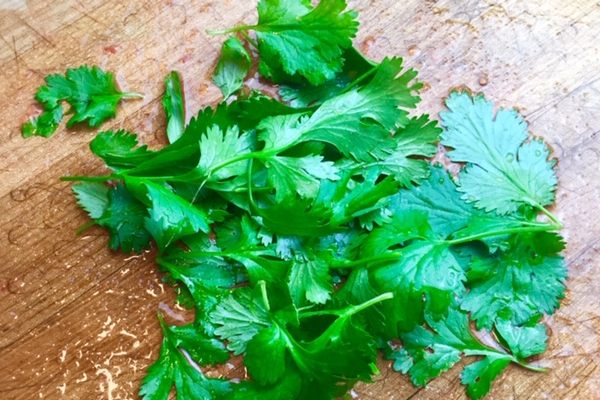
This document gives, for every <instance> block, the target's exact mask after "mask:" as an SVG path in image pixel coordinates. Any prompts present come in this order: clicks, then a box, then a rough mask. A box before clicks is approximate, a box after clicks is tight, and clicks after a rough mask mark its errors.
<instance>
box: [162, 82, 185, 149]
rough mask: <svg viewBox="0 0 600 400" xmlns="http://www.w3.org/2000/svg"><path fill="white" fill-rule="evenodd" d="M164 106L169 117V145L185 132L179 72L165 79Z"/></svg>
mask: <svg viewBox="0 0 600 400" xmlns="http://www.w3.org/2000/svg"><path fill="white" fill-rule="evenodd" d="M162 105H163V108H164V110H165V115H166V116H167V138H168V139H169V143H173V142H175V141H177V139H179V138H180V137H181V135H183V132H184V130H185V105H184V101H183V87H182V84H181V78H180V76H179V73H178V72H177V71H171V72H170V73H169V74H168V75H167V77H166V78H165V93H164V94H163V99H162Z"/></svg>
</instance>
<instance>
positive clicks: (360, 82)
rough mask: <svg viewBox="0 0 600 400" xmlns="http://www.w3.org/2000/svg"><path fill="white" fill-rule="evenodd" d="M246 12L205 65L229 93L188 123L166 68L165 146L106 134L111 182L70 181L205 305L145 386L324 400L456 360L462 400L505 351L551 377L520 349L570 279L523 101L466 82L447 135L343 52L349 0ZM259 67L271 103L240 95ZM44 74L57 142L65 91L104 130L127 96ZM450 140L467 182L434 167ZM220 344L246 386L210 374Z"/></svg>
mask: <svg viewBox="0 0 600 400" xmlns="http://www.w3.org/2000/svg"><path fill="white" fill-rule="evenodd" d="M258 16H259V18H258V23H257V24H256V25H252V26H239V27H235V28H233V29H229V30H227V31H224V32H219V33H221V34H230V35H231V36H230V37H229V38H228V39H227V40H226V41H225V42H224V44H223V48H222V52H221V58H220V60H219V61H218V63H217V65H216V69H215V73H214V82H215V84H217V85H218V86H219V87H220V88H221V90H222V92H223V96H224V99H223V102H221V103H219V104H218V105H217V106H216V107H214V108H210V107H208V108H205V109H203V110H200V111H199V113H198V114H197V115H196V116H195V117H193V118H192V119H191V121H190V122H189V123H188V124H187V125H185V115H184V114H185V112H184V106H183V99H182V90H181V86H182V85H181V82H180V78H179V75H178V74H177V73H175V72H174V73H171V74H169V76H168V77H167V78H166V81H165V87H166V90H165V95H164V98H163V106H164V108H165V112H166V115H167V122H168V124H167V137H168V140H169V142H170V144H168V145H166V146H165V147H163V148H161V149H160V150H150V149H148V148H147V147H146V146H144V145H139V144H138V140H137V137H136V135H135V134H134V133H130V132H127V131H123V130H119V131H107V132H101V133H99V134H98V135H97V136H96V138H95V139H93V141H92V142H91V144H90V147H91V150H92V152H93V153H94V154H95V155H96V156H98V157H100V158H101V159H102V160H103V161H104V162H105V163H106V165H107V167H108V168H109V169H110V170H111V173H110V174H108V175H105V176H92V177H84V176H80V177H68V178H66V179H67V180H74V181H80V183H78V184H76V185H75V186H74V187H73V190H74V192H75V195H76V196H77V199H78V201H79V204H80V205H81V207H83V209H85V210H86V211H87V212H88V214H89V215H90V217H91V218H92V219H93V223H94V224H97V225H99V226H101V227H104V228H106V230H107V231H108V232H109V234H110V247H111V249H114V250H121V251H123V252H126V253H128V252H140V251H142V250H144V249H148V248H150V247H151V246H153V244H152V243H154V245H155V247H156V248H157V249H158V253H157V259H156V263H157V264H158V266H159V268H160V269H161V271H163V272H164V277H165V280H167V281H168V282H170V283H172V284H173V285H174V286H175V288H176V290H177V291H178V294H179V301H180V303H181V304H184V305H187V306H189V307H193V308H194V309H195V312H196V314H195V315H196V318H195V322H194V323H192V324H189V325H185V326H169V325H167V324H166V323H165V322H164V321H163V320H162V318H159V319H160V324H161V327H162V330H163V335H164V339H163V343H162V347H161V350H160V355H159V357H158V359H157V360H156V361H155V362H154V364H152V366H151V367H150V368H149V369H148V372H147V376H146V377H145V379H144V380H143V383H142V387H141V390H140V395H141V397H142V398H143V399H145V400H156V399H167V397H168V395H169V392H170V391H171V390H172V389H173V387H174V388H175V390H176V392H177V398H178V399H263V400H264V399H267V400H268V399H274V400H282V399H310V400H316V399H324V400H328V399H332V398H337V397H343V396H344V395H345V394H346V393H348V391H349V390H350V389H351V388H352V386H353V385H354V384H355V383H356V382H358V381H366V382H369V381H370V380H371V379H372V377H373V376H374V375H376V374H378V369H377V366H376V363H377V359H378V353H381V354H383V355H384V357H385V358H387V359H389V360H392V361H393V368H394V369H395V370H397V371H399V372H401V373H407V374H409V375H410V378H411V381H412V382H413V384H415V385H417V386H423V385H426V384H427V383H428V382H429V381H430V380H432V379H434V378H435V377H437V376H439V375H440V374H441V373H443V372H444V371H446V370H448V369H450V368H451V367H452V366H453V365H455V364H456V363H458V362H459V361H460V360H461V359H462V358H466V359H467V363H468V364H467V366H466V367H464V369H463V371H462V374H461V381H462V383H463V384H464V385H465V386H466V390H467V393H468V395H469V396H470V397H471V398H473V399H478V398H481V397H483V396H484V395H485V394H486V393H488V391H489V390H490V386H491V384H492V381H493V380H494V379H495V378H496V377H497V376H499V375H500V374H501V373H502V371H503V370H504V369H506V368H507V366H508V365H509V364H511V363H514V364H518V365H520V366H522V367H524V368H528V369H531V370H536V371H537V370H543V369H542V368H539V367H536V366H533V365H531V364H529V361H530V357H532V356H536V355H538V354H540V353H542V352H543V351H544V350H545V348H546V341H547V333H546V328H545V326H544V324H543V318H544V316H545V315H550V314H552V313H553V312H554V311H555V310H556V308H557V307H558V305H559V300H560V299H561V298H562V297H563V294H564V289H565V287H564V282H565V279H566V268H565V265H564V262H563V259H562V257H561V255H560V252H561V250H562V249H563V247H564V243H563V240H562V238H561V237H560V236H559V234H558V231H559V230H560V229H561V224H560V222H558V220H557V219H556V217H555V216H554V215H553V214H552V213H551V212H550V211H548V209H547V207H548V206H549V205H551V204H552V202H553V201H554V191H555V189H556V185H557V179H556V175H555V172H554V164H555V161H554V160H552V159H550V158H549V149H548V147H547V146H546V144H545V143H544V142H543V141H542V140H541V139H536V138H533V137H531V136H529V134H528V130H527V124H526V123H525V121H524V120H523V118H522V117H521V116H520V115H519V114H518V113H517V112H516V111H514V110H506V109H500V110H498V111H497V112H494V109H493V105H492V104H491V103H490V102H489V101H487V100H486V99H485V98H483V97H482V96H480V95H475V96H473V95H471V94H470V93H467V92H454V93H451V94H450V96H449V97H448V98H447V99H446V106H447V110H446V111H444V112H443V113H441V114H440V119H441V125H442V129H441V128H438V125H437V123H436V122H435V121H434V120H432V119H430V117H429V116H428V115H413V113H411V112H410V110H411V109H414V108H415V106H416V104H417V103H418V102H419V97H418V91H419V89H420V88H421V84H420V83H419V82H418V81H417V80H416V72H415V71H414V70H412V69H406V68H404V67H403V63H402V59H400V58H386V59H384V60H383V61H381V62H380V63H375V62H372V61H370V60H367V59H365V58H364V57H363V56H362V55H361V54H360V53H359V52H358V51H357V50H356V49H354V48H353V47H352V39H353V37H354V36H355V34H356V32H357V29H358V22H357V15H356V13H355V12H353V11H347V10H346V4H345V2H344V0H321V2H320V3H319V4H318V5H316V6H314V7H313V6H312V5H311V2H310V1H308V0H261V1H260V4H259V6H258ZM256 66H257V68H258V71H259V73H260V75H261V76H262V77H263V78H264V79H266V80H268V81H269V82H271V83H272V84H276V85H278V90H279V92H278V93H279V96H280V98H273V97H269V96H266V95H265V94H262V93H260V92H257V91H250V90H248V89H247V88H245V87H244V80H245V78H246V76H247V75H248V74H249V72H250V71H251V70H252V69H253V68H254V67H256ZM46 80H47V85H46V86H43V87H41V88H40V89H39V91H38V93H37V99H38V100H39V101H40V102H41V103H42V104H43V106H44V109H45V111H44V113H43V114H42V115H41V116H39V117H37V118H36V119H33V120H31V121H30V122H28V123H27V124H25V125H24V126H23V133H24V135H25V136H29V135H41V136H49V135H50V134H51V133H52V132H53V131H54V130H55V129H56V127H57V125H58V123H59V122H60V120H61V118H62V106H61V102H62V101H66V102H68V103H69V104H70V105H71V106H72V112H73V116H72V118H71V119H70V120H69V125H70V124H73V123H77V122H87V123H88V124H89V126H97V125H99V124H100V123H101V122H103V121H104V120H106V119H107V118H109V117H111V116H113V115H114V113H115V109H116V107H117V104H118V102H119V101H120V100H121V99H123V98H127V97H132V96H135V95H134V94H133V95H132V94H127V93H121V92H120V91H119V90H118V89H117V88H116V86H115V84H114V79H113V77H112V75H110V74H108V73H105V72H103V71H101V70H100V69H98V68H95V67H94V68H89V67H81V68H78V69H75V70H68V71H67V74H66V77H62V76H58V75H51V76H49V77H48V78H46ZM440 144H441V146H440ZM442 146H443V148H444V149H445V150H446V157H448V158H449V160H450V161H452V162H455V163H459V164H460V165H461V166H462V168H461V169H460V172H459V173H458V176H452V175H450V174H449V173H448V172H447V171H446V170H445V169H444V168H443V167H442V166H440V165H432V164H431V161H430V160H431V158H432V157H433V156H434V155H435V154H436V153H437V152H438V150H439V149H440V148H442ZM90 225H91V224H90ZM482 332H489V335H488V334H486V337H489V338H488V339H487V340H486V341H485V343H484V342H483V341H481V340H480V339H479V338H480V337H482V334H481V333H482ZM231 354H234V355H243V362H244V365H245V367H246V370H247V373H248V379H245V380H242V381H241V382H239V381H230V380H227V379H214V378H210V377H208V376H206V375H205V374H203V373H202V368H201V367H205V366H209V365H215V364H219V363H224V362H226V361H227V360H228V359H229V358H230V356H231Z"/></svg>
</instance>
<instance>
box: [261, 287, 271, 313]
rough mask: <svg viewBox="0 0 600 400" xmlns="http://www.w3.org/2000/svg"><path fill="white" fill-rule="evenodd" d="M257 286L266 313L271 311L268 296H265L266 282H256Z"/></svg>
mask: <svg viewBox="0 0 600 400" xmlns="http://www.w3.org/2000/svg"><path fill="white" fill-rule="evenodd" d="M258 286H259V287H260V294H261V296H262V300H263V303H265V307H266V308H267V311H270V310H271V304H269V296H268V295H267V282H265V281H258Z"/></svg>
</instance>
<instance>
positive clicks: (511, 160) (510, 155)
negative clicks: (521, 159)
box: [506, 153, 515, 162]
mask: <svg viewBox="0 0 600 400" xmlns="http://www.w3.org/2000/svg"><path fill="white" fill-rule="evenodd" d="M514 159H515V155H514V154H513V153H508V154H507V155H506V162H513V161H514Z"/></svg>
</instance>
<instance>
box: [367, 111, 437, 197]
mask: <svg viewBox="0 0 600 400" xmlns="http://www.w3.org/2000/svg"><path fill="white" fill-rule="evenodd" d="M440 133H441V129H439V128H438V127H437V125H436V122H435V121H430V120H429V116H427V115H422V116H421V117H418V118H417V117H415V118H412V119H411V120H410V121H409V122H408V124H407V125H406V127H404V128H402V129H400V130H398V131H397V132H396V134H395V137H394V138H395V139H396V147H395V148H394V149H393V150H392V151H391V152H390V154H389V155H387V156H385V157H384V158H382V159H381V160H379V161H376V162H372V163H368V164H364V165H361V167H362V168H363V171H364V170H365V169H373V170H375V171H376V172H378V173H379V174H385V175H390V176H393V177H394V179H396V181H397V182H399V183H400V184H402V185H403V186H410V185H411V184H412V183H418V182H420V181H421V180H423V179H426V178H427V177H428V176H429V163H428V162H427V161H425V160H423V159H422V158H423V157H431V156H433V155H434V154H435V153H436V151H437V140H438V137H439V135H440Z"/></svg>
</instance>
